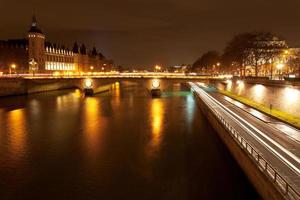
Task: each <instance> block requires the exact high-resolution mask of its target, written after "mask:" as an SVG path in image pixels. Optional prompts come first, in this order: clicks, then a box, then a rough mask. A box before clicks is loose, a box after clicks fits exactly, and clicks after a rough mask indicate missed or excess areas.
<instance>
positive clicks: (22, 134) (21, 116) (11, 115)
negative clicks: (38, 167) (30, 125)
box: [7, 109, 27, 160]
mask: <svg viewBox="0 0 300 200" xmlns="http://www.w3.org/2000/svg"><path fill="white" fill-rule="evenodd" d="M25 119H26V116H25V109H17V110H13V111H10V112H8V113H7V129H8V130H9V132H10V134H9V145H10V146H9V148H10V151H11V153H12V154H13V157H14V159H16V160H17V159H19V158H20V157H22V155H23V154H24V152H25V143H26V135H27V127H26V121H25Z"/></svg>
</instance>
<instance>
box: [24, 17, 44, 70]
mask: <svg viewBox="0 0 300 200" xmlns="http://www.w3.org/2000/svg"><path fill="white" fill-rule="evenodd" d="M28 42H29V46H28V57H29V60H30V61H32V60H34V61H35V62H36V63H37V68H38V70H39V71H44V70H45V35H44V34H43V32H42V31H41V30H40V29H39V28H38V24H37V20H36V17H35V16H33V18H32V23H31V27H30V29H29V31H28ZM29 70H30V69H29Z"/></svg>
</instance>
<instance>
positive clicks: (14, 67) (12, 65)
mask: <svg viewBox="0 0 300 200" xmlns="http://www.w3.org/2000/svg"><path fill="white" fill-rule="evenodd" d="M16 68H17V65H16V64H11V65H10V67H9V74H10V75H11V70H15V69H16Z"/></svg>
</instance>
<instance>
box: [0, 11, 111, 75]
mask: <svg viewBox="0 0 300 200" xmlns="http://www.w3.org/2000/svg"><path fill="white" fill-rule="evenodd" d="M112 69H113V61H112V60H108V59H106V58H105V57H104V56H103V55H102V54H101V53H98V52H97V50H96V48H95V47H94V48H93V49H92V50H91V51H88V50H87V48H86V47H85V45H81V46H79V45H78V44H77V43H76V42H75V44H74V46H73V49H68V48H65V47H64V46H63V45H56V44H53V43H51V42H48V41H46V35H45V34H44V33H43V32H42V31H41V29H39V27H38V24H37V20H36V18H35V17H33V19H32V24H31V27H30V29H29V31H28V34H27V38H26V39H16V40H5V41H4V40H0V73H4V74H6V73H22V74H23V73H32V72H36V73H45V74H51V73H54V72H63V73H64V72H72V73H83V72H104V71H111V70H112Z"/></svg>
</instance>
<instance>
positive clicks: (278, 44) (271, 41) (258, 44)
mask: <svg viewBox="0 0 300 200" xmlns="http://www.w3.org/2000/svg"><path fill="white" fill-rule="evenodd" d="M255 35H256V36H255V37H254V38H253V39H252V40H251V41H249V47H248V48H247V49H246V55H247V63H246V64H247V65H250V66H254V71H255V76H256V77H257V76H258V72H259V71H260V68H261V67H262V66H264V65H268V64H270V65H271V69H270V75H271V78H272V76H273V67H274V66H273V65H274V63H275V62H276V61H277V62H279V60H280V56H281V54H282V53H283V51H284V50H285V49H287V48H288V47H287V44H286V42H285V41H284V40H283V39H280V38H279V37H276V36H275V35H273V34H272V33H269V32H256V33H255Z"/></svg>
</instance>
